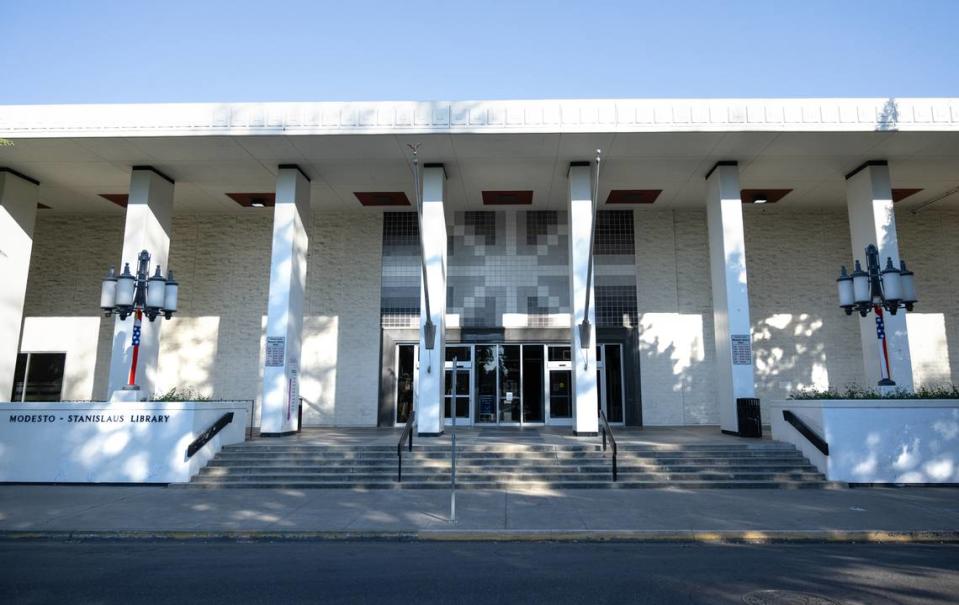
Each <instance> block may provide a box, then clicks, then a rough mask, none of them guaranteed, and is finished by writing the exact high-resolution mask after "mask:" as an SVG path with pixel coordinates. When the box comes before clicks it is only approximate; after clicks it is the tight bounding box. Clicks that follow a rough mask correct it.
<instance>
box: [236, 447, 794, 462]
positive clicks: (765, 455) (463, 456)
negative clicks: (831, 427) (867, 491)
mask: <svg viewBox="0 0 959 605" xmlns="http://www.w3.org/2000/svg"><path fill="white" fill-rule="evenodd" d="M603 455H604V453H603V452H601V451H599V452H590V453H585V452H584V453H578V454H571V453H565V452H561V453H554V454H539V453H537V454H490V453H478V452H463V451H460V450H457V452H456V458H457V459H458V460H477V461H484V462H485V461H495V460H584V459H585V460H591V459H594V458H596V457H598V456H603ZM605 455H606V456H607V457H611V456H612V451H609V450H607V452H605ZM402 456H403V460H404V461H405V460H448V459H449V458H450V451H449V450H447V451H445V452H442V453H423V452H412V453H410V452H403V454H402ZM396 457H397V456H396V452H395V451H394V452H392V453H388V454H375V455H374V454H355V453H350V452H338V453H326V454H316V453H304V452H274V453H260V452H249V451H237V452H221V453H220V454H218V455H217V458H218V459H220V460H231V461H232V460H248V459H257V458H260V459H270V460H279V459H287V460H302V461H307V462H316V463H320V462H324V461H331V462H332V461H338V460H344V461H377V460H396ZM802 457H803V456H802V454H801V453H800V452H799V451H797V450H792V451H776V452H762V453H757V452H721V453H713V452H702V453H691V452H685V453H684V452H678V453H670V454H659V455H653V456H651V455H642V454H637V453H634V452H622V451H620V452H619V453H617V458H618V459H619V460H710V459H715V460H726V459H733V460H740V459H743V460H762V459H769V458H776V459H802Z"/></svg>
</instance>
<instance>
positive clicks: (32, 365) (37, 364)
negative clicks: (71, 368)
mask: <svg viewBox="0 0 959 605" xmlns="http://www.w3.org/2000/svg"><path fill="white" fill-rule="evenodd" d="M66 360H67V354H66V353H20V354H19V355H17V367H16V371H15V372H14V376H13V394H12V395H11V396H10V401H60V399H61V397H62V391H63V367H64V365H65V364H66Z"/></svg>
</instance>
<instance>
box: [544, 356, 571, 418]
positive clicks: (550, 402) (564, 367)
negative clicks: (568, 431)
mask: <svg viewBox="0 0 959 605" xmlns="http://www.w3.org/2000/svg"><path fill="white" fill-rule="evenodd" d="M546 376H547V378H546V403H547V422H549V423H550V424H558V425H569V424H572V422H573V392H572V388H573V387H572V384H573V368H572V357H571V351H570V348H569V346H563V345H548V346H547V347H546Z"/></svg>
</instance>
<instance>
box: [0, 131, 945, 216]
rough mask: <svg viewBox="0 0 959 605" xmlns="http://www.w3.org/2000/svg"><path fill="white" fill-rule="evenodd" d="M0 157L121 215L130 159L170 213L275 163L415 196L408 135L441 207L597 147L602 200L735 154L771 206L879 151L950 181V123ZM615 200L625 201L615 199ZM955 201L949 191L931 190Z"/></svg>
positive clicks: (324, 200)
mask: <svg viewBox="0 0 959 605" xmlns="http://www.w3.org/2000/svg"><path fill="white" fill-rule="evenodd" d="M11 140H12V142H13V145H6V146H0V166H6V167H9V168H12V169H14V170H17V171H19V172H22V173H24V174H25V175H27V176H30V177H32V178H35V179H37V180H39V181H40V182H41V185H40V201H41V203H43V204H46V205H47V206H50V207H51V210H49V211H46V212H70V213H121V212H122V209H121V208H119V207H117V206H115V205H114V204H112V203H110V202H109V201H107V200H105V199H103V198H102V197H100V195H99V194H101V193H125V192H126V191H127V188H128V186H129V180H130V168H131V166H134V165H141V164H147V165H152V166H154V167H156V168H157V169H158V170H160V171H162V172H164V173H166V174H168V175H169V176H171V177H172V178H174V179H175V180H176V189H175V191H176V194H175V195H176V198H175V209H176V212H177V213H178V214H189V213H222V212H234V213H241V212H263V210H257V209H248V208H241V207H239V206H238V205H237V204H236V203H234V202H233V201H232V200H230V199H229V198H228V197H227V196H226V193H228V192H268V191H272V190H273V187H274V180H275V176H276V172H277V165H279V164H285V163H294V164H299V165H300V166H301V167H302V168H303V170H304V171H305V172H306V173H307V174H308V175H309V176H310V177H311V178H312V201H313V206H314V209H315V210H316V211H325V210H330V211H333V210H336V211H341V210H351V211H363V212H378V211H382V210H383V209H382V208H379V209H374V208H363V207H361V206H360V204H359V202H357V200H356V198H355V197H354V196H353V192H355V191H405V192H406V194H407V196H408V197H409V198H410V199H413V191H412V177H411V173H410V169H409V165H408V161H409V155H410V154H409V149H408V147H407V145H409V144H419V145H420V157H421V159H422V161H423V162H443V163H444V164H445V166H446V171H447V174H448V176H449V180H448V182H447V194H448V195H447V196H448V199H449V205H450V208H451V209H480V208H482V207H483V206H482V200H481V197H480V194H481V192H482V191H483V190H484V189H485V190H514V189H532V190H533V192H534V193H533V208H561V207H563V205H564V204H565V200H566V171H567V167H568V165H569V162H571V161H577V160H590V159H592V158H593V157H594V155H595V150H596V149H597V148H601V149H602V150H603V157H604V160H603V169H602V176H601V188H600V189H601V191H600V199H601V200H602V201H605V199H606V196H607V194H608V192H609V190H610V189H662V190H663V193H662V195H660V197H659V199H658V200H657V202H656V203H655V204H654V205H653V207H654V208H689V207H701V206H702V205H703V203H704V196H705V182H704V178H703V177H704V176H705V174H706V172H707V171H708V170H709V168H710V167H711V166H712V165H713V164H714V163H715V162H716V161H719V160H737V161H739V163H740V170H741V172H740V180H741V186H742V187H743V188H775V189H792V190H793V191H792V193H790V194H789V195H787V196H786V197H785V198H783V200H782V201H781V202H779V203H778V204H777V206H778V207H779V209H780V210H783V211H785V210H787V209H811V208H823V207H841V206H843V205H844V203H845V183H844V178H843V175H844V174H845V173H847V172H848V171H850V170H852V169H854V168H856V167H857V166H858V165H860V164H862V163H863V162H865V161H867V160H875V159H885V160H888V161H889V165H890V171H891V174H892V183H893V187H896V188H921V189H922V190H923V191H922V192H920V193H918V194H916V195H914V196H912V197H910V198H908V199H906V200H904V201H902V202H901V203H900V205H901V206H902V207H903V208H906V209H909V208H915V207H919V206H922V205H924V204H927V203H928V202H929V201H931V200H934V199H936V198H939V197H941V196H942V195H943V194H944V193H946V192H948V191H949V190H951V189H953V188H956V187H959V132H901V131H884V132H619V133H516V134H509V133H505V134H504V133H498V134H464V133H438V134H337V135H295V134H287V135H242V136H241V135H233V136H190V137H183V136H168V137H115V138H110V137H88V138H13V139H11ZM620 207H625V206H620ZM932 207H935V208H957V207H959V194H952V195H950V196H948V197H946V198H945V199H942V200H940V201H937V202H935V204H934V206H932Z"/></svg>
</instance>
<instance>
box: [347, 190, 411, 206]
mask: <svg viewBox="0 0 959 605" xmlns="http://www.w3.org/2000/svg"><path fill="white" fill-rule="evenodd" d="M353 195H355V196H356V199H357V200H359V202H360V203H361V204H363V205H364V206H409V205H410V200H409V198H407V197H406V194H405V193H403V192H402V191H354V192H353Z"/></svg>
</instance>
